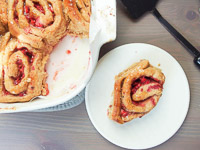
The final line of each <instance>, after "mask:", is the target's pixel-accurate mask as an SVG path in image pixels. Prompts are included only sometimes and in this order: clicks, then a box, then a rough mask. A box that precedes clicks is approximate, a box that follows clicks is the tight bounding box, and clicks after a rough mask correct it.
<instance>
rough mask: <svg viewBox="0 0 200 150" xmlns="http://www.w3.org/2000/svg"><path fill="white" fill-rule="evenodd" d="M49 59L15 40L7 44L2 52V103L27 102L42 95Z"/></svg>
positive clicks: (0, 98)
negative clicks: (45, 68)
mask: <svg viewBox="0 0 200 150" xmlns="http://www.w3.org/2000/svg"><path fill="white" fill-rule="evenodd" d="M6 36H9V33H7V34H6ZM6 38H7V37H6ZM47 57H48V55H46V56H44V54H43V53H42V52H39V51H38V50H35V49H34V48H32V47H31V46H29V45H28V44H25V43H19V42H18V41H17V40H16V39H15V38H13V39H11V40H10V41H9V42H7V45H6V46H5V45H4V47H2V48H1V51H0V58H1V59H0V66H1V69H0V102H1V103H13V102H25V101H30V100H31V99H32V98H34V97H37V96H39V95H41V94H42V90H43V89H44V86H45V85H44V84H43V83H44V81H45V80H46V77H47V74H46V72H45V71H44V67H45V64H46V61H47Z"/></svg>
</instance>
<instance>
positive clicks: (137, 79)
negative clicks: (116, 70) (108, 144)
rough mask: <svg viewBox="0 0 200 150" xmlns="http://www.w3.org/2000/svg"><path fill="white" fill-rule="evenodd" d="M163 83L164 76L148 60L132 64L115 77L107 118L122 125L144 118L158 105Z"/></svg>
mask: <svg viewBox="0 0 200 150" xmlns="http://www.w3.org/2000/svg"><path fill="white" fill-rule="evenodd" d="M164 82H165V76H164V74H163V73H162V72H161V70H160V69H158V68H155V67H153V66H151V65H150V64H149V61H148V60H142V61H140V62H139V63H136V64H133V65H132V66H131V67H129V68H128V69H126V70H125V71H123V72H121V73H120V74H118V75H117V76H116V77H115V85H114V98H113V101H112V103H111V105H110V106H109V108H108V117H109V118H110V119H111V120H114V121H116V122H118V123H121V124H123V123H125V122H128V121H130V120H132V119H135V118H138V117H142V116H144V115H145V114H147V113H148V112H150V111H151V110H152V109H153V108H154V107H155V106H156V104H157V103H158V101H159V98H160V97H161V95H162V90H163V84H164Z"/></svg>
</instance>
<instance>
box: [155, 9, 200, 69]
mask: <svg viewBox="0 0 200 150" xmlns="http://www.w3.org/2000/svg"><path fill="white" fill-rule="evenodd" d="M152 14H153V15H154V16H155V17H156V18H157V19H158V20H159V21H160V23H161V24H162V25H163V26H164V27H165V28H166V29H167V30H168V31H169V32H170V33H171V34H172V35H173V36H174V37H175V38H176V39H177V40H178V41H179V42H180V43H181V44H182V45H183V46H184V47H185V48H186V49H187V50H188V51H189V52H190V53H192V54H193V55H194V57H195V58H194V63H195V64H196V65H197V66H198V67H199V68H200V52H199V51H198V50H197V49H196V48H195V47H194V46H193V45H192V44H191V43H190V42H189V41H188V40H186V39H185V38H184V37H183V36H182V35H181V34H180V33H179V32H178V31H177V30H176V29H175V28H174V27H172V26H171V25H170V24H169V23H168V22H167V20H165V19H164V18H163V17H162V16H161V14H160V13H159V12H158V10H157V9H156V8H155V9H154V10H153V11H152Z"/></svg>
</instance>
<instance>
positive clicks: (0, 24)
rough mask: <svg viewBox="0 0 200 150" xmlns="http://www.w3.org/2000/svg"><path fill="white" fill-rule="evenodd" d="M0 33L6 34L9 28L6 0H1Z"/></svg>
mask: <svg viewBox="0 0 200 150" xmlns="http://www.w3.org/2000/svg"><path fill="white" fill-rule="evenodd" d="M0 6H1V7H0V34H4V33H5V32H6V30H7V25H8V17H7V3H6V1H5V0H0Z"/></svg>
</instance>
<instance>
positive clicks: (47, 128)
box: [0, 0, 200, 150]
mask: <svg viewBox="0 0 200 150" xmlns="http://www.w3.org/2000/svg"><path fill="white" fill-rule="evenodd" d="M157 8H158V10H159V11H160V13H161V14H162V15H163V17H165V18H166V19H167V20H168V21H169V22H170V23H171V24H172V25H173V26H174V27H175V28H176V29H177V30H178V31H179V32H181V33H182V34H183V35H184V36H185V37H186V38H187V39H188V40H189V41H190V42H191V43H192V44H193V45H194V46H195V47H197V48H198V49H199V50H200V42H199V41H200V12H199V8H200V1H199V0H176V1H175V0H161V1H160V3H159V4H158V7H157ZM117 19H118V20H117V23H118V27H117V28H118V29H117V39H116V40H115V41H114V42H111V43H108V44H106V45H104V46H103V47H102V48H101V52H100V57H102V56H103V55H104V54H106V53H107V52H108V51H110V50H111V49H113V48H115V47H117V46H120V45H123V44H126V43H133V42H134V43H149V44H153V45H156V46H158V47H161V48H162V49H164V50H166V51H167V52H169V53H170V54H171V55H172V56H174V57H175V59H176V60H177V61H178V62H179V63H180V64H181V66H182V67H183V69H184V70H185V72H186V74H187V77H188V80H189V84H190V89H191V103H190V109H189V112H188V115H187V118H186V120H185V122H184V124H183V126H182V127H181V128H180V130H179V131H178V132H177V133H176V134H175V135H174V136H173V137H172V138H171V139H169V140H168V141H167V142H165V143H163V144H162V145H159V146H157V147H155V148H152V149H154V150H169V149H172V150H188V149H190V150H199V149H200V70H199V69H197V68H196V66H194V64H193V57H192V55H191V54H189V53H188V52H187V51H186V50H185V49H184V48H183V47H182V46H181V45H180V44H179V43H178V42H177V41H176V40H175V39H174V38H173V37H172V36H171V35H170V34H169V33H168V32H167V31H166V30H165V28H164V27H163V26H162V25H161V24H160V23H159V22H158V21H157V20H156V19H155V18H154V17H153V16H152V15H151V14H146V15H145V16H143V17H142V18H141V19H140V20H137V21H133V20H132V19H131V18H130V17H128V16H127V12H126V10H125V9H124V7H123V6H122V4H121V2H120V1H119V0H117ZM180 105H181V104H180ZM130 140H131V139H130ZM0 146H1V147H0V149H1V150H10V149H11V150H13V149H14V150H120V149H122V148H120V147H117V146H115V145H113V144H111V143H110V142H108V141H107V140H106V139H104V138H103V137H102V136H101V135H100V134H99V133H98V132H97V131H96V129H95V128H94V127H93V125H92V124H91V122H90V120H89V118H88V115H87V112H86V109H85V104H84V103H82V104H81V105H79V106H77V107H75V108H73V109H70V110H66V111H61V112H48V113H18V114H1V115H0Z"/></svg>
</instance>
